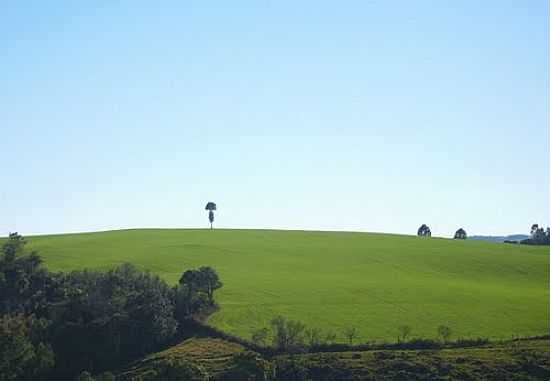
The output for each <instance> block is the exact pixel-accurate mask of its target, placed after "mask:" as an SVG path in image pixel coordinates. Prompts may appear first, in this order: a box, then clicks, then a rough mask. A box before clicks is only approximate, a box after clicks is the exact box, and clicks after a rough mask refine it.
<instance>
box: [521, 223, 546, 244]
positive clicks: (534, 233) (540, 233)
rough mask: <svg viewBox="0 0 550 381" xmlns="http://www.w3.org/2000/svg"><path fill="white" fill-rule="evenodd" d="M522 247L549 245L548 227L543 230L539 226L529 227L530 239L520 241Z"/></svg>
mask: <svg viewBox="0 0 550 381" xmlns="http://www.w3.org/2000/svg"><path fill="white" fill-rule="evenodd" d="M521 243H522V244H524V245H550V226H549V227H547V228H546V230H545V229H544V227H543V226H539V224H533V225H532V226H531V237H530V238H528V239H525V240H523V241H521Z"/></svg>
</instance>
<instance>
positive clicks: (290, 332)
mask: <svg viewBox="0 0 550 381" xmlns="http://www.w3.org/2000/svg"><path fill="white" fill-rule="evenodd" d="M271 326H272V327H273V345H274V346H275V347H276V348H278V349H280V350H282V351H300V350H302V348H303V347H304V331H305V329H306V326H305V325H304V324H303V323H302V322H300V321H295V320H288V319H286V318H285V317H283V316H277V317H275V318H273V319H272V320H271Z"/></svg>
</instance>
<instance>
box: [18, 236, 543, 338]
mask: <svg viewBox="0 0 550 381" xmlns="http://www.w3.org/2000/svg"><path fill="white" fill-rule="evenodd" d="M29 245H30V246H31V247H33V248H36V249H38V250H39V251H40V254H41V255H42V257H43V258H44V262H45V265H46V266H47V268H48V269H50V270H52V271H71V270H78V269H82V268H90V269H101V270H107V269H110V268H112V267H113V266H116V265H118V264H121V263H124V262H130V263H132V264H134V265H135V266H136V267H137V268H139V269H148V270H150V271H151V272H152V273H153V274H156V275H159V276H160V277H161V278H162V279H164V280H166V281H167V282H168V283H169V284H171V285H175V284H177V283H178V281H179V279H180V277H181V271H182V270H184V269H190V268H198V267H200V266H205V265H207V266H212V267H213V268H215V269H216V270H217V271H218V273H219V274H220V277H221V279H223V282H224V287H223V288H222V289H220V290H219V291H218V293H217V297H216V300H217V302H218V303H219V305H220V306H221V308H220V310H219V311H217V312H216V313H214V314H213V315H212V316H211V317H210V319H209V320H208V322H209V324H212V325H213V326H215V327H217V328H220V329H222V330H224V331H227V332H230V333H232V334H235V335H239V336H241V337H245V338H248V339H251V338H252V335H253V334H254V333H255V332H256V331H257V330H259V329H261V328H264V327H267V328H271V321H272V319H273V318H274V317H276V316H278V315H282V316H285V317H287V318H289V319H291V320H299V321H302V322H303V323H304V324H305V325H306V326H307V327H308V328H317V329H321V330H323V333H324V335H326V334H328V333H329V331H332V333H333V334H335V335H336V341H338V342H347V341H348V339H347V338H346V337H345V335H344V331H345V330H346V329H347V328H349V327H356V328H357V331H358V334H357V337H356V338H355V339H354V342H355V343H358V342H365V341H373V340H378V341H396V340H397V336H398V335H399V334H400V332H399V327H401V326H404V325H406V326H409V327H410V328H411V332H410V334H409V336H410V338H415V337H422V338H436V337H437V335H438V332H437V328H438V327H439V326H440V325H444V326H448V327H449V328H451V330H452V339H458V338H461V337H462V338H472V337H473V338H475V337H488V338H493V339H509V338H511V337H512V336H536V335H541V334H546V333H548V332H550V320H549V319H548V318H547V317H548V315H549V314H550V304H549V303H548V300H549V299H548V298H549V297H548V289H550V248H549V247H545V246H529V245H505V244H493V243H487V242H478V241H468V240H450V239H438V238H431V239H427V238H420V237H415V236H398V235H385V234H367V233H336V232H298V231H261V230H249V231H247V230H213V231H210V230H128V231H112V232H104V233H89V234H67V235H56V236H43V237H31V238H29Z"/></svg>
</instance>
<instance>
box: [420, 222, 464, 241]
mask: <svg viewBox="0 0 550 381" xmlns="http://www.w3.org/2000/svg"><path fill="white" fill-rule="evenodd" d="M416 234H417V235H418V236H419V237H431V236H432V231H431V230H430V227H429V226H428V225H426V224H422V225H421V226H420V227H419V228H418V230H417V232H416ZM466 238H468V235H467V234H466V230H464V229H463V228H460V229H458V230H457V231H456V233H455V235H454V239H466Z"/></svg>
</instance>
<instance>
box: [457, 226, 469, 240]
mask: <svg viewBox="0 0 550 381" xmlns="http://www.w3.org/2000/svg"><path fill="white" fill-rule="evenodd" d="M466 238H467V234H466V230H464V229H462V228H460V229H458V230H457V231H456V233H455V239H466Z"/></svg>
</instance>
